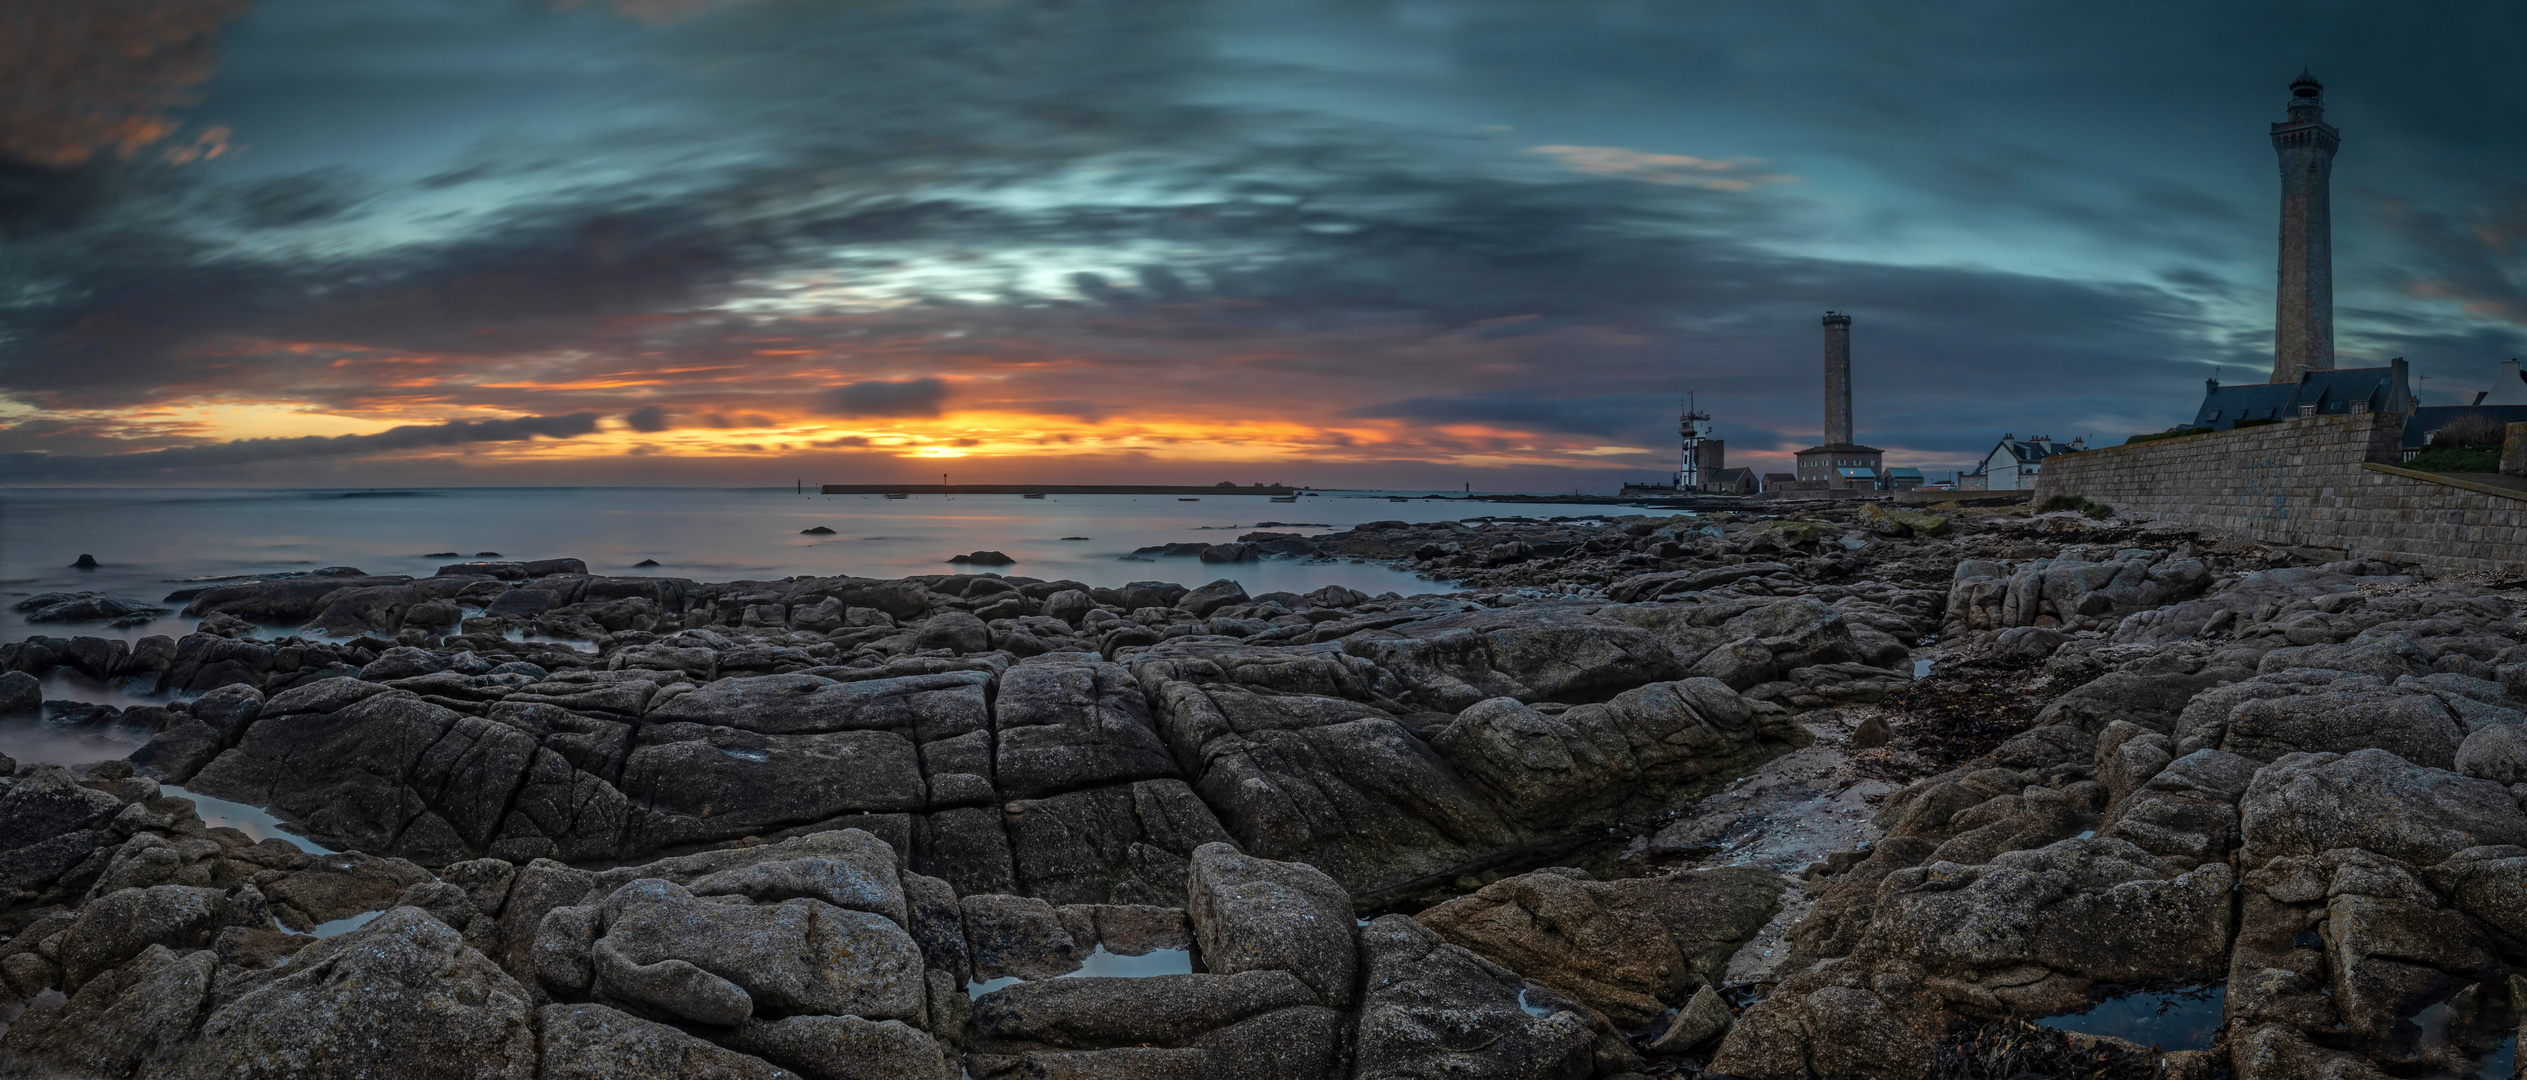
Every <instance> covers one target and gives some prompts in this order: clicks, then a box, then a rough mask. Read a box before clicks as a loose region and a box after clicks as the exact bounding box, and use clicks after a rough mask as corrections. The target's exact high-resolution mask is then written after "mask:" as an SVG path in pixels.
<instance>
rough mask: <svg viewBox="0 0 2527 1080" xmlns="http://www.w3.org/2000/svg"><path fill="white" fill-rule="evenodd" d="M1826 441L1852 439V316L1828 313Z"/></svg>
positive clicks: (1846, 443)
mask: <svg viewBox="0 0 2527 1080" xmlns="http://www.w3.org/2000/svg"><path fill="white" fill-rule="evenodd" d="M1825 445H1827V446H1849V445H1852V441H1851V316H1849V315H1839V314H1836V313H1834V312H1831V311H1828V312H1826V313H1825Z"/></svg>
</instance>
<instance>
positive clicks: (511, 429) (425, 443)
mask: <svg viewBox="0 0 2527 1080" xmlns="http://www.w3.org/2000/svg"><path fill="white" fill-rule="evenodd" d="M596 430H597V417H596V414H594V413H574V414H571V415H568V416H522V417H518V418H516V419H513V420H477V421H467V420H458V421H453V422H450V423H445V424H410V425H406V426H404V427H399V428H390V429H388V430H385V431H381V432H378V433H376V434H374V435H335V436H329V437H328V436H319V435H309V436H306V437H304V438H297V439H237V440H234V441H230V442H224V443H214V444H212V445H209V446H185V447H173V448H169V449H165V450H151V451H147V452H143V453H137V454H110V455H95V456H77V455H67V454H46V453H39V452H31V451H30V452H21V453H13V454H6V455H0V477H11V478H19V479H27V478H39V477H40V478H54V477H79V476H95V475H100V474H128V473H134V472H154V471H163V470H172V469H192V468H217V467H221V466H232V465H247V464H252V463H255V462H262V461H279V460H284V459H289V458H320V457H352V456H357V455H362V454H383V453H391V452H394V451H398V450H423V449H431V448H435V447H444V446H462V445H465V444H467V443H490V442H519V441H523V440H527V439H535V438H546V439H570V438H576V437H578V436H581V435H588V434H593V433H595V431H596Z"/></svg>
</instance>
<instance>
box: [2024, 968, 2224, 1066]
mask: <svg viewBox="0 0 2527 1080" xmlns="http://www.w3.org/2000/svg"><path fill="white" fill-rule="evenodd" d="M2227 994H2228V987H2227V986H2226V985H2225V984H2215V985H2211V986H2197V987H2186V988H2179V989H2174V990H2141V991H2135V992H2133V993H2129V994H2123V995H2120V996H2117V997H2111V998H2107V999H2106V1000H2104V1001H2101V1002H2098V1003H2097V1004H2095V1005H2092V1006H2089V1007H2088V1008H2087V1009H2084V1010H2082V1011H2080V1012H2075V1013H2064V1014H2062V1015H2060V1016H2048V1017H2045V1018H2043V1019H2040V1020H2037V1021H2036V1023H2038V1024H2040V1025H2042V1026H2045V1027H2049V1028H2052V1029H2054V1030H2056V1031H2068V1032H2072V1033H2074V1034H2080V1035H2111V1036H2113V1037H2115V1038H2118V1039H2124V1040H2128V1041H2131V1042H2135V1043H2139V1044H2141V1045H2143V1046H2155V1047H2158V1048H2159V1049H2161V1050H2208V1049H2210V1048H2211V1037H2212V1035H2213V1033H2215V1032H2217V1031H2219V1030H2220V1013H2221V1007H2222V1001H2223V999H2225V998H2226V997H2227Z"/></svg>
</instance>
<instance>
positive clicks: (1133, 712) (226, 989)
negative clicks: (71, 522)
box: [0, 503, 2527, 1080]
mask: <svg viewBox="0 0 2527 1080" xmlns="http://www.w3.org/2000/svg"><path fill="white" fill-rule="evenodd" d="M1767 511H1768V513H1767V514H1766V515H1763V516H1756V515H1740V514H1731V513H1713V514H1706V515H1703V516H1699V517H1658V516H1651V517H1645V516H1608V517H1587V518H1563V519H1556V520H1549V521H1544V520H1533V519H1517V518H1489V519H1469V520H1467V521H1462V522H1443V523H1436V524H1408V523H1404V522H1375V523H1370V524H1365V525H1361V526H1358V527H1356V528H1352V529H1348V530H1343V531H1340V532H1331V533H1327V532H1307V531H1274V530H1257V531H1254V532H1249V533H1246V534H1244V535H1242V536H1240V537H1239V538H1238V540H1237V541H1236V542H1234V543H1232V544H1225V545H1201V546H1200V547H1201V550H1198V551H1195V550H1186V551H1161V552H1154V553H1152V554H1155V555H1158V556H1162V557H1164V556H1167V555H1193V556H1198V557H1200V558H1202V559H1204V560H1205V561H1210V562H1240V561H1246V560H1249V559H1262V558H1271V559H1287V560H1309V559H1315V560H1329V559H1361V560H1375V561H1381V562H1388V563H1392V564H1395V565H1398V566H1404V567H1409V568H1412V569H1416V570H1418V571H1420V572H1422V573H1424V574H1427V575H1430V576H1433V577H1436V578H1439V579H1442V580H1445V581H1447V582H1449V583H1451V584H1452V585H1454V586H1456V587H1457V589H1458V591H1455V592H1450V593H1444V594H1426V595H1420V596H1413V597H1403V596H1397V595H1394V594H1386V595H1383V596H1377V597H1371V596H1365V595H1362V594H1360V593H1357V592H1354V591H1352V590H1348V589H1343V588H1340V587H1327V588H1323V589H1318V590H1315V591H1313V592H1309V593H1306V594H1304V595H1300V594H1293V593H1271V594H1265V595H1261V596H1250V595H1247V593H1246V592H1245V590H1244V589H1243V588H1242V587H1241V586H1239V585H1237V584H1236V583H1234V582H1229V581H1219V582H1214V583H1212V584H1210V585H1205V586H1201V587H1199V588H1187V587H1185V586H1182V585H1174V584H1167V583H1161V582H1140V583H1135V584H1131V585H1127V586H1123V587H1121V588H1102V587H1092V586H1089V585H1087V584H1084V583H1080V582H1075V581H1039V580H1035V579H1031V578H1026V577H1018V576H998V575H989V574H962V575H937V576H926V577H915V578H905V579H897V580H872V579H863V578H793V579H788V580H784V581H734V582H696V581H688V580H682V579H675V578H653V577H637V578H635V577H608V576H603V575H591V574H589V573H588V572H587V568H586V566H585V565H583V564H581V563H580V562H579V561H578V560H573V559H554V560H544V561H538V562H511V561H484V562H473V563H456V564H451V565H449V566H447V567H444V568H442V569H441V570H440V572H439V573H438V574H436V575H434V576H431V577H427V578H418V579H413V578H400V577H375V576H370V575H365V574H362V573H360V572H359V571H358V570H356V569H353V568H347V567H338V568H331V569H328V570H325V571H318V572H315V573H311V574H306V575H300V576H295V577H289V578H276V579H265V580H255V581H240V582H231V583H219V584H213V585H208V586H205V587H203V588H200V589H197V590H187V591H186V592H182V593H179V594H177V595H176V596H172V597H168V598H166V599H165V600H163V601H160V602H159V603H163V604H166V605H175V604H179V603H180V604H182V605H183V615H184V617H186V618H188V619H198V620H199V623H198V627H197V629H196V630H195V631H194V632H192V633H189V634H186V635H184V636H182V637H180V638H177V637H169V636H158V637H147V638H142V639H140V640H139V641H137V642H125V641H123V640H120V639H117V638H108V637H97V636H76V635H72V636H51V635H44V636H36V637H30V638H27V639H25V640H23V641H18V642H12V643H8V644H5V645H0V672H5V674H0V718H6V719H0V723H11V724H23V725H31V724H37V723H42V724H47V725H51V726H54V727H57V728H63V729H80V728H85V729H94V730H116V731H123V732H129V733H132V735H133V737H135V738H143V737H145V742H143V743H142V744H141V745H140V746H139V747H138V749H136V750H134V751H133V752H132V753H131V754H130V755H129V757H128V759H125V760H109V761H99V762H88V763H84V764H78V765H74V766H70V767H67V768H65V767H62V766H58V765H49V764H35V763H31V762H30V763H25V764H19V763H13V762H5V761H0V764H5V765H6V766H7V767H6V768H5V769H0V773H5V775H0V1017H5V1018H6V1019H7V1021H8V1024H9V1026H8V1030H7V1033H6V1034H5V1035H0V1075H28V1076H101V1077H102V1076H110V1077H131V1076H145V1077H190V1076H222V1077H227V1076H240V1077H244V1076H274V1077H278V1076H294V1077H306V1076H346V1077H347V1076H362V1077H394V1078H402V1077H415V1078H419V1077H442V1076H445V1077H459V1076H466V1077H470V1076H517V1077H530V1076H533V1077H616V1076H666V1077H715V1078H716V1077H778V1076H799V1077H807V1078H810V1080H828V1078H834V1080H839V1078H864V1077H865V1078H878V1077H886V1078H895V1077H904V1078H912V1077H920V1078H925V1080H927V1078H954V1077H957V1076H959V1075H967V1076H972V1077H977V1078H983V1080H994V1078H999V1077H1238V1078H1242V1077H1257V1078H1265V1077H1274V1078H1291V1080H1296V1078H1302V1077H1364V1078H1365V1077H1378V1078H1387V1077H1441V1076H1446V1077H1536V1078H1574V1080H1576V1078H1581V1077H1616V1076H1628V1075H1652V1076H1739V1077H1748V1078H1755V1080H1791V1078H1804V1077H1811V1076H1817V1077H1840V1076H1866V1077H1916V1076H1960V1077H1962V1076H1976V1077H1980V1076H1986V1075H1990V1076H2011V1075H2016V1074H2018V1073H2021V1072H2032V1073H2034V1074H2035V1075H2072V1074H2074V1073H2076V1075H2080V1076H2113V1077H2135V1078H2139V1077H2155V1076H2161V1075H2165V1076H2186V1077H2212V1076H2219V1075H2235V1076H2238V1077H2242V1078H2298V1077H2310V1078H2314V1077H2359V1076H2384V1075H2390V1074H2392V1075H2419V1074H2422V1073H2425V1072H2428V1071H2431V1070H2438V1071H2440V1072H2443V1073H2445V1074H2448V1075H2470V1074H2471V1072H2472V1070H2474V1069H2476V1068H2479V1067H2480V1066H2481V1065H2482V1063H2483V1061H2484V1060H2485V1058H2486V1056H2487V1055H2491V1054H2495V1053H2498V1052H2500V1046H2501V1045H2502V1041H2503V1040H2505V1039H2514V1038H2515V1035H2516V1032H2517V1029H2518V1025H2519V1021H2520V1012H2521V1009H2520V1005H2521V1002H2520V1001H2519V997H2520V995H2522V994H2527V980H2522V978H2521V976H2522V975H2527V966H2522V965H2527V813H2522V812H2521V810H2520V806H2519V799H2520V798H2521V797H2522V796H2527V786H2518V785H2527V713H2522V712H2521V709H2522V707H2523V706H2522V704H2521V702H2527V645H2523V644H2522V642H2527V625H2522V624H2521V623H2520V622H2519V621H2518V612H2519V609H2518V605H2517V603H2516V601H2517V599H2518V598H2519V594H2518V593H2516V592H2515V591H2513V590H2511V589H2510V588H2509V586H2510V585H2514V584H2518V583H2496V582H2471V581H2464V580H2456V579H2442V580H2428V579H2423V578H2419V577H2416V576H2415V575H2413V574H2411V573H2408V572H2406V571H2403V570H2399V569H2398V568H2396V567H2392V566H2387V565H2384V564H2378V563H2335V564H2325V565H2309V564H2306V563H2304V562H2302V561H2299V560H2295V559H2293V558H2292V557H2291V555H2290V553H2288V552H2280V551H2274V550H2269V549H2266V548H2263V547H2260V546H2257V545H2253V544H2247V543H2240V542H2236V541H2230V540H2224V539H2222V538H2220V537H2216V536H2206V535H2201V534H2199V533H2197V532H2195V531H2192V530H2188V529H2180V528H2168V527H2161V526H2152V525H2145V524H2141V523H2136V522H2129V521H2117V520H2105V521H2097V520H2090V519H2087V518H2083V517H2080V516H2078V515H2075V514H2055V515H2031V514H2030V513H2029V512H2028V511H2026V510H2025V509H2006V508H1973V509H1964V508H1951V509H1949V510H1947V511H1944V512H1942V511H1932V510H1910V509H1898V508H1890V507H1886V506H1882V505H1876V504H1864V505H1854V504H1851V503H1841V504H1832V505H1814V506H1775V507H1768V508H1767ZM38 601H40V603H38V604H37V607H35V608H29V609H28V610H41V611H43V612H45V613H46V617H47V618H48V619H54V620H59V621H65V622H77V621H82V620H87V621H100V622H102V621H109V620H113V619H120V618H129V617H131V616H132V615H133V614H134V613H135V612H142V611H146V610H147V609H149V608H150V607H152V605H151V604H148V603H144V602H142V601H138V600H127V599H123V598H113V597H97V596H80V595H53V596H46V597H37V598H32V600H30V601H29V602H30V603H35V602H38ZM272 627H292V628H299V629H297V630H296V631H295V633H294V635H292V634H291V632H289V631H283V632H281V633H280V634H279V635H276V634H275V632H274V631H272V630H271V629H269V628H272ZM46 678H56V679H62V678H66V679H71V680H74V681H76V682H78V683H80V684H83V685H98V686H103V687H107V688H111V689H113V690H115V691H117V692H119V693H121V694H124V695H131V696H134V697H137V698H139V699H142V700H147V701H150V702H152V703H150V704H140V705H132V706H129V707H122V708H116V707H114V706H111V705H104V704H95V703H88V702H76V701H62V700H56V701H45V700H44V699H43V692H44V691H43V688H44V685H45V683H44V681H43V680H45V679H46ZM56 685H58V683H57V684H56ZM2513 695H2515V696H2513ZM170 789H172V790H170ZM227 804H245V805H246V806H249V807H260V808H265V809H266V810H268V811H269V813H270V814H272V815H274V816H277V817H278V818H280V819H282V820H284V821H285V822H287V823H288V825H289V827H290V828H291V829H293V830H294V831H296V832H297V833H298V834H299V835H300V836H303V837H304V838H305V839H304V840H303V841H300V842H293V840H292V839H290V838H284V837H279V836H264V837H261V838H260V839H258V838H256V837H252V836H249V835H248V834H247V832H245V831H241V829H239V828H237V827H232V826H233V825H235V824H239V823H238V822H234V821H231V820H230V819H228V818H227V817H224V816H223V815H224V814H225V813H226V811H224V810H222V809H221V808H222V807H223V806H226V805H227ZM1115 972H1126V973H1123V974H1116V973H1115ZM2176 989H2186V990H2188V991H2191V992H2197V993H2209V992H2212V991H2213V990H2216V991H2217V993H2218V994H2219V995H2220V996H2219V997H2218V999H2217V1000H2218V1002H2219V1005H2218V1008H2219V1009H2220V1010H2221V1011H2222V1013H2223V1015H2224V1019H2225V1023H2224V1024H2222V1025H2220V1026H2219V1031H2218V1033H2217V1035H2216V1040H2215V1041H2212V1042H2210V1043H2209V1044H2208V1045H2202V1046H2186V1047H2176V1046H2162V1047H2159V1048H2157V1049H2153V1048H2152V1047H2151V1046H2150V1045H2148V1043H2149V1042H2151V1041H2154V1040H2151V1039H2148V1038H2140V1039H2137V1040H2122V1039H2117V1038H2114V1037H2111V1036H2108V1035H2103V1034H2097V1033H2088V1034H2081V1033H2077V1032H2072V1033H2065V1032H2063V1031H2061V1030H2058V1029H2057V1027H2047V1026H2034V1025H2030V1024H2029V1023H2028V1021H2030V1020H2034V1019H2037V1018H2046V1017H2061V1016H2066V1015H2073V1014H2081V1013H2083V1012H2084V1011H2086V1010H2088V1009H2089V1008H2090V1007H2091V1006H2092V1005H2094V1004H2095V1003H2097V1002H2100V1001H2113V1000H2117V999H2119V998H2121V997H2124V996H2126V995H2130V994H2132V993H2136V992H2159V991H2169V990H2176ZM2056 1024H2057V1025H2058V1026H2067V1027H2073V1028H2077V1027H2079V1024H2078V1023H2076V1022H2060V1021H2057V1022H2056ZM1995 1070H2005V1071H1995Z"/></svg>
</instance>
